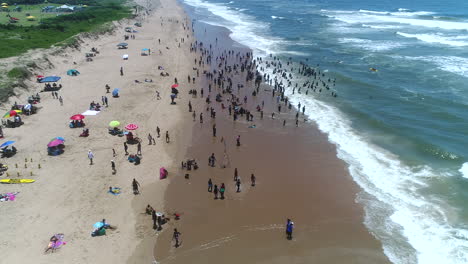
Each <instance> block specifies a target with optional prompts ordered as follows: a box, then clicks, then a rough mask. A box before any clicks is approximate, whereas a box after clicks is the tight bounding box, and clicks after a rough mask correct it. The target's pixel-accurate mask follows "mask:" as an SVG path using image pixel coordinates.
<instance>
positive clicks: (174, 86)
mask: <svg viewBox="0 0 468 264" xmlns="http://www.w3.org/2000/svg"><path fill="white" fill-rule="evenodd" d="M177 87H179V85H178V84H177V83H175V84H173V85H172V86H171V88H177Z"/></svg>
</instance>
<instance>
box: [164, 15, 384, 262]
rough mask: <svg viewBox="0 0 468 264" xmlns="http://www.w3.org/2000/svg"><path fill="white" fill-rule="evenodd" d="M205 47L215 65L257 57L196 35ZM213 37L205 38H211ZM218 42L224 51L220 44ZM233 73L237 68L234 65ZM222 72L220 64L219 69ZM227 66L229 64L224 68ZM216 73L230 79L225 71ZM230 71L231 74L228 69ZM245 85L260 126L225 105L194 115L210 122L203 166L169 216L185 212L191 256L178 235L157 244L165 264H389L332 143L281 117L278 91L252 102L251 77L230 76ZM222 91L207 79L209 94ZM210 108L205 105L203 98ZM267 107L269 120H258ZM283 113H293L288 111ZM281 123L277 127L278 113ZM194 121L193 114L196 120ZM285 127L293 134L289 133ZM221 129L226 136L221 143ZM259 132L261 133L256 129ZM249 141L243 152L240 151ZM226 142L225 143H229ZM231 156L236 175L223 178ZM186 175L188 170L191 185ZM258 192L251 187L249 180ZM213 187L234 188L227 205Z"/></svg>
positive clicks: (170, 194) (197, 138)
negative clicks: (223, 59)
mask: <svg viewBox="0 0 468 264" xmlns="http://www.w3.org/2000/svg"><path fill="white" fill-rule="evenodd" d="M194 28H195V30H196V37H197V39H199V40H200V41H203V43H204V46H205V47H207V46H208V44H210V45H212V46H213V47H214V48H213V55H212V56H213V57H218V56H223V55H222V53H223V52H224V51H225V50H232V51H234V53H235V54H237V53H238V52H239V53H241V54H242V53H244V54H245V53H246V52H249V50H248V49H246V48H244V47H242V46H241V45H239V44H238V43H233V42H232V40H230V39H229V38H228V34H229V32H226V30H225V29H223V28H220V27H214V26H210V25H206V24H203V23H197V24H196V25H195V26H194ZM205 29H206V30H205ZM216 42H217V43H216ZM227 58H228V59H227V61H228V62H227V64H223V68H224V66H226V65H231V66H233V65H234V64H236V63H239V62H238V58H237V57H236V56H234V55H232V56H227ZM213 64H214V63H213ZM220 65H221V64H220ZM212 67H213V69H216V70H218V71H221V70H222V68H218V65H212ZM224 69H226V68H224ZM226 75H228V76H229V77H231V78H232V80H233V83H234V87H236V84H237V83H239V84H245V87H243V88H242V89H239V90H238V89H237V88H235V89H234V90H235V91H236V92H234V94H235V95H236V96H237V97H238V98H244V96H247V98H248V101H247V103H245V102H243V104H242V107H244V108H246V109H249V110H250V111H252V113H253V115H254V118H253V121H246V119H245V117H239V119H238V120H237V121H233V120H232V116H231V115H229V114H228V110H227V109H223V108H222V107H221V103H218V102H214V101H213V102H212V103H210V104H205V102H204V101H205V100H202V101H203V103H202V104H200V105H198V107H197V108H195V109H194V110H195V111H196V112H197V113H199V112H202V113H203V114H204V116H205V117H206V118H205V120H204V122H203V123H199V122H198V118H197V120H196V122H194V128H193V136H192V137H193V143H192V146H191V147H190V148H189V149H188V151H187V154H186V156H185V158H186V159H196V160H197V161H198V162H199V163H200V164H201V165H200V169H199V170H198V171H191V172H187V173H190V179H184V178H183V177H179V178H177V179H175V180H172V181H171V184H170V185H169V187H168V189H167V192H166V196H165V202H164V204H165V206H166V208H168V209H169V208H171V209H173V208H177V210H178V212H180V213H181V214H182V216H183V217H182V218H183V219H182V220H181V221H180V222H179V223H178V224H177V225H176V227H177V229H178V230H179V231H180V232H181V233H182V246H181V247H179V248H177V249H174V241H171V236H172V230H169V231H167V232H164V233H163V235H162V236H160V237H159V238H158V243H157V247H156V248H155V255H156V258H157V260H158V261H159V262H161V263H187V262H191V263H210V262H212V261H213V260H214V259H221V260H222V261H223V262H224V263H238V262H239V261H240V262H244V263H284V262H285V261H287V262H291V263H311V262H318V263H340V262H344V261H346V262H349V263H388V260H387V257H386V256H385V255H384V254H383V252H382V249H381V244H380V242H379V241H377V240H376V239H375V238H374V237H373V236H372V235H371V234H370V233H369V231H368V230H367V229H366V228H365V226H364V225H363V210H362V208H361V206H360V205H359V204H357V203H356V202H355V199H356V193H357V192H358V191H359V189H358V187H357V186H356V185H355V184H354V183H353V182H352V179H351V178H350V176H349V174H348V173H347V170H346V166H345V164H343V162H342V161H340V160H338V159H337V158H336V150H335V148H334V147H333V146H331V145H330V144H329V143H328V141H327V138H326V135H323V134H322V133H320V132H319V131H318V129H317V127H316V126H315V124H313V123H308V122H307V123H303V121H302V117H301V122H300V125H299V127H295V125H294V123H295V117H294V116H295V113H296V111H295V110H294V109H293V110H283V112H282V113H278V112H277V111H276V105H277V103H276V97H272V96H271V91H272V87H269V86H267V85H262V86H261V88H260V91H261V92H260V93H259V94H258V95H257V96H252V95H251V93H252V91H253V90H254V89H253V84H254V83H253V81H252V82H248V83H245V78H246V75H245V73H240V74H236V73H232V74H227V73H226ZM210 83H211V84H213V82H211V81H209V80H207V79H205V83H203V84H202V85H201V86H202V87H205V89H206V87H207V86H208V85H209V84H210ZM218 93H219V94H222V95H223V101H222V102H223V103H224V104H226V99H227V98H230V97H229V95H227V94H224V93H223V92H222V89H221V88H219V87H218V88H217V89H215V88H213V91H212V93H211V98H213V97H214V96H215V95H216V94H218ZM202 99H205V98H202ZM262 102H263V103H264V107H263V111H264V117H263V119H262V118H261V114H260V112H257V111H255V110H254V108H255V107H256V106H257V105H262ZM211 107H213V108H214V109H215V111H216V113H217V114H216V118H210V117H209V111H207V108H211ZM283 109H286V107H284V108H283ZM273 112H274V113H275V118H274V119H273V118H271V113H273ZM187 114H188V115H189V114H190V113H187ZM283 120H286V124H287V125H286V126H283ZM213 124H216V128H217V136H216V137H213V135H212V126H213ZM253 126H255V127H253ZM238 135H240V136H241V141H242V144H241V146H239V147H238V146H236V137H237V136H238ZM223 141H225V142H223ZM212 152H213V153H215V155H216V157H217V162H218V165H217V166H216V167H215V168H211V167H208V166H207V165H206V164H205V162H206V159H207V158H208V156H209V155H210V154H211V153H212ZM224 152H226V153H227V157H228V162H227V164H228V166H227V167H226V168H222V164H223V163H224V160H225V158H223V153H224ZM235 168H237V169H238V171H239V177H240V178H241V179H242V187H241V190H242V191H241V192H240V193H236V186H235V183H234V181H233V176H234V169H235ZM185 172H186V171H184V170H181V172H180V173H179V174H181V175H183V174H184V173H185ZM251 173H254V174H255V176H256V185H255V186H254V187H253V186H250V185H251V184H250V175H251ZM208 179H212V181H213V184H217V185H218V187H219V186H220V185H221V184H222V183H224V184H225V185H226V193H225V196H226V199H224V200H219V199H217V200H216V199H213V197H214V196H213V193H211V192H207V188H208V185H207V182H208ZM287 218H292V219H293V221H294V222H295V224H296V231H295V232H297V235H296V236H295V237H294V239H293V241H288V240H286V239H285V234H284V229H285V223H286V219H287Z"/></svg>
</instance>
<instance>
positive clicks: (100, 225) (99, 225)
mask: <svg viewBox="0 0 468 264" xmlns="http://www.w3.org/2000/svg"><path fill="white" fill-rule="evenodd" d="M103 226H104V223H103V222H96V223H95V224H94V225H93V227H94V229H99V228H101V227H103Z"/></svg>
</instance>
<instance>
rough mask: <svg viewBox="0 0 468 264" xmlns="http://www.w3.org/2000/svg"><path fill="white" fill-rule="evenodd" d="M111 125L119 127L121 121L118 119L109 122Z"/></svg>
mask: <svg viewBox="0 0 468 264" xmlns="http://www.w3.org/2000/svg"><path fill="white" fill-rule="evenodd" d="M109 126H110V127H118V126H120V122H119V121H116V120H114V121H111V122H110V123H109Z"/></svg>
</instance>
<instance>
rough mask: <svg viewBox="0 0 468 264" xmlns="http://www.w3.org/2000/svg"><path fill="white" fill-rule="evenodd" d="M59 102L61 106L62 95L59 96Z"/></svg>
mask: <svg viewBox="0 0 468 264" xmlns="http://www.w3.org/2000/svg"><path fill="white" fill-rule="evenodd" d="M59 102H60V105H61V106H63V98H62V96H60V97H59Z"/></svg>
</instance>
